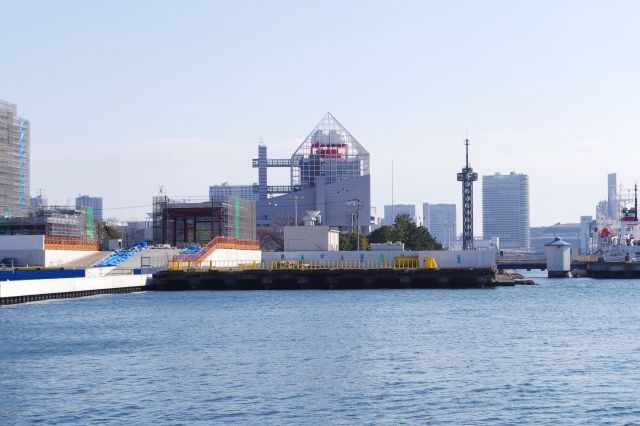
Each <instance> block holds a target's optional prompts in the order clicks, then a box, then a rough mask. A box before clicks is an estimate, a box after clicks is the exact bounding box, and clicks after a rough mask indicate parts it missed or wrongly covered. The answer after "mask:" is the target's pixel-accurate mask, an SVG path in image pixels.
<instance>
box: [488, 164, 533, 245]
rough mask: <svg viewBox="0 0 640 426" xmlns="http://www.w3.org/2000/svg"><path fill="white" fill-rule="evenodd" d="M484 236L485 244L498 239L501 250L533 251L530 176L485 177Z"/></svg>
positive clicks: (496, 174)
mask: <svg viewBox="0 0 640 426" xmlns="http://www.w3.org/2000/svg"><path fill="white" fill-rule="evenodd" d="M482 233H483V239H485V240H490V239H492V238H495V237H499V238H500V247H501V248H512V249H525V250H528V249H529V248H530V246H531V234H530V228H529V176H528V175H526V174H522V173H518V174H516V173H515V172H511V173H509V174H506V175H503V174H500V173H497V172H496V173H495V174H493V175H485V176H482Z"/></svg>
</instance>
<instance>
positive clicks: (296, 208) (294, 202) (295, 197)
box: [289, 195, 304, 226]
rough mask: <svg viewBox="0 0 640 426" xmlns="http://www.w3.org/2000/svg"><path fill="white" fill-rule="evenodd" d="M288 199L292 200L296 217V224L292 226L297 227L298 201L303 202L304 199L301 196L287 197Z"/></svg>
mask: <svg viewBox="0 0 640 426" xmlns="http://www.w3.org/2000/svg"><path fill="white" fill-rule="evenodd" d="M289 199H290V200H293V205H294V206H295V207H294V211H295V216H296V222H295V225H294V226H298V200H303V199H304V197H303V196H302V195H289Z"/></svg>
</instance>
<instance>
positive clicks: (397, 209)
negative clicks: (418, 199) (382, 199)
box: [382, 204, 416, 225]
mask: <svg viewBox="0 0 640 426" xmlns="http://www.w3.org/2000/svg"><path fill="white" fill-rule="evenodd" d="M401 214H408V215H409V217H410V218H411V219H412V220H414V221H415V220H416V206H414V205H413V204H394V205H386V206H384V219H383V220H382V224H383V225H393V223H394V222H395V221H396V217H398V216H400V215H401Z"/></svg>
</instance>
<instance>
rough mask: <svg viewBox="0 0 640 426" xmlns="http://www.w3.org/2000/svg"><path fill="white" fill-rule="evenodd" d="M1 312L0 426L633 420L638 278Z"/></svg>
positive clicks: (637, 394) (231, 295) (89, 301)
mask: <svg viewBox="0 0 640 426" xmlns="http://www.w3.org/2000/svg"><path fill="white" fill-rule="evenodd" d="M538 282H539V283H540V285H539V286H533V287H515V288H499V289H494V290H416V291H414V290H399V291H391V290H387V291H335V292H328V291H302V292H228V293H222V292H183V293H144V294H130V295H109V296H100V297H93V298H84V299H73V300H63V301H50V302H43V303H34V304H25V305H15V306H9V307H2V308H1V309H0V424H25V423H37V422H39V423H43V424H47V425H49V424H65V425H66V424H82V425H85V424H97V423H109V424H152V423H165V424H189V425H191V424H216V423H218V424H222V423H224V424H230V423H239V424H257V423H259V424H264V423H271V424H283V423H286V424H300V423H303V424H327V423H329V424H335V423H339V424H345V423H352V424H362V423H386V424H399V423H414V424H415V423H419V424H425V423H447V422H448V423H451V424H491V425H494V424H544V423H547V424H558V423H597V424H629V423H634V422H635V423H639V424H640V307H639V302H640V281H592V280H588V279H565V280H553V281H550V280H546V279H539V280H538Z"/></svg>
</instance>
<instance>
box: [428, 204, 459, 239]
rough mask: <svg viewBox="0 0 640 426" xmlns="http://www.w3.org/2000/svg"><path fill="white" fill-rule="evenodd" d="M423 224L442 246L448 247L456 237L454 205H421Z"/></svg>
mask: <svg viewBox="0 0 640 426" xmlns="http://www.w3.org/2000/svg"><path fill="white" fill-rule="evenodd" d="M422 218H423V223H424V226H425V227H426V228H427V229H428V230H429V233H430V234H431V235H433V237H434V238H435V239H436V240H438V242H439V243H440V244H442V246H443V247H447V248H449V246H450V245H451V241H455V239H456V205H455V204H429V203H424V204H423V205H422Z"/></svg>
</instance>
